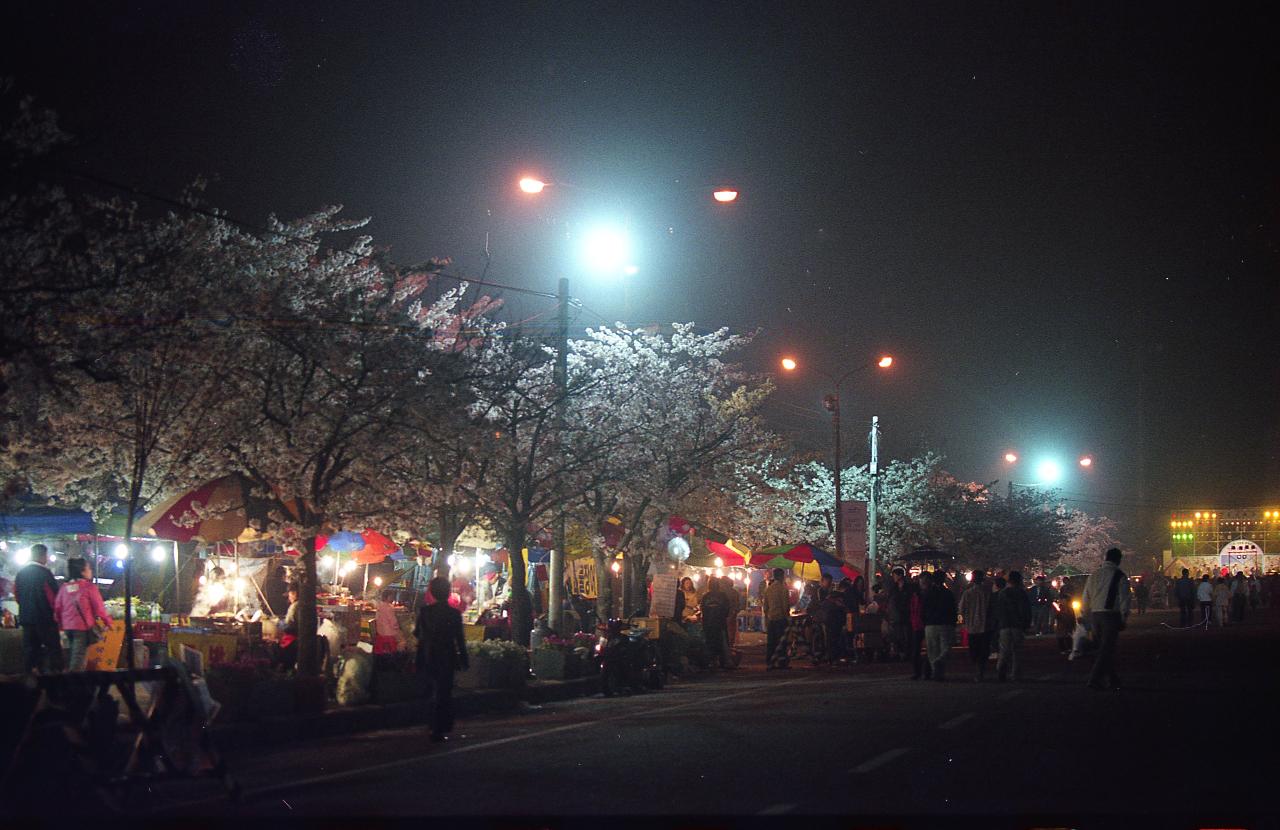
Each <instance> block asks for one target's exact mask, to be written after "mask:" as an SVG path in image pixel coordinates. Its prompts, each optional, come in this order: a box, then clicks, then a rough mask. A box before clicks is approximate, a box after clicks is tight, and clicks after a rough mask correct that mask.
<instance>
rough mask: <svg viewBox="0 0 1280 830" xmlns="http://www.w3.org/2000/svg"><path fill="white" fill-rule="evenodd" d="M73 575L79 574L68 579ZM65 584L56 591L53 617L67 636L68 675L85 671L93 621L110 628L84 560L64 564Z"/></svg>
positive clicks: (109, 618)
mask: <svg viewBox="0 0 1280 830" xmlns="http://www.w3.org/2000/svg"><path fill="white" fill-rule="evenodd" d="M72 574H79V576H78V577H75V578H71V575H72ZM67 577H68V579H67V581H66V582H64V583H63V584H62V588H61V589H59V590H58V596H57V598H56V599H55V600H54V603H53V616H54V619H56V620H57V621H58V628H61V629H62V630H63V631H64V632H66V635H67V644H68V646H69V647H70V648H69V652H70V669H71V671H84V664H85V656H86V654H87V653H88V651H89V635H90V632H91V631H92V630H93V624H94V621H95V620H102V621H103V622H104V623H106V624H107V625H111V615H110V614H108V613H107V607H106V606H105V605H103V604H102V594H101V593H100V592H99V591H98V586H97V585H94V584H93V571H92V570H91V569H90V568H89V563H88V562H86V561H85V560H83V559H68V560H67Z"/></svg>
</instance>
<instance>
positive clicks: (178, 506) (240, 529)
mask: <svg viewBox="0 0 1280 830" xmlns="http://www.w3.org/2000/svg"><path fill="white" fill-rule="evenodd" d="M253 486H254V485H253V483H252V482H250V481H249V480H248V479H247V478H245V477H244V476H242V475H239V474H234V473H233V474H232V475H229V476H223V477H222V478H216V479H214V480H213V481H210V482H207V483H205V484H202V485H200V486H199V487H197V488H195V489H194V490H189V491H187V492H185V493H179V494H178V495H175V496H171V497H170V498H167V499H165V500H164V501H162V502H160V504H158V505H156V507H155V508H153V509H152V510H149V511H148V512H147V514H146V515H145V516H143V517H142V518H141V519H139V520H138V521H137V522H136V523H135V524H134V528H133V529H134V532H135V533H148V534H150V535H152V536H157V537H159V538H161V539H171V540H173V541H176V542H190V541H200V542H230V541H236V542H252V541H255V540H257V539H260V538H262V536H261V534H260V533H258V532H257V531H256V530H254V528H253V527H252V524H251V523H258V524H265V523H266V521H267V513H268V512H269V510H270V504H269V502H268V501H267V500H266V499H260V498H255V497H254V496H253V494H252V489H253Z"/></svg>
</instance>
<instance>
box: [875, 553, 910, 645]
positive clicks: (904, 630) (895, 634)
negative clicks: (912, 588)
mask: <svg viewBox="0 0 1280 830" xmlns="http://www.w3.org/2000/svg"><path fill="white" fill-rule="evenodd" d="M906 585H907V572H906V570H905V569H904V568H902V567H901V566H899V567H896V568H894V569H893V571H891V572H890V574H889V582H888V584H887V585H886V586H885V592H884V597H883V598H882V600H881V602H880V611H881V613H883V614H884V615H885V620H886V621H887V622H888V623H889V649H890V652H891V653H892V654H894V655H896V658H897V659H899V660H906V659H908V657H907V648H908V644H907V641H908V639H909V638H910V633H911V622H910V619H909V617H908V615H909V614H910V609H909V608H908V606H909V604H910V600H909V598H908V596H907V592H906Z"/></svg>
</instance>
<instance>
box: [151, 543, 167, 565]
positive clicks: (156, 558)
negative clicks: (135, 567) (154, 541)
mask: <svg viewBox="0 0 1280 830" xmlns="http://www.w3.org/2000/svg"><path fill="white" fill-rule="evenodd" d="M151 561H152V562H163V561H164V548H162V547H160V546H159V545H153V546H152V547H151Z"/></svg>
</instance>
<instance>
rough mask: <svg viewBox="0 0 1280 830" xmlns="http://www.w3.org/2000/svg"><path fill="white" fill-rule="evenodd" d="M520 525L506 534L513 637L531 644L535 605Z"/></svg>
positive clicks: (522, 529)
mask: <svg viewBox="0 0 1280 830" xmlns="http://www.w3.org/2000/svg"><path fill="white" fill-rule="evenodd" d="M527 526H528V524H527V523H525V524H522V525H520V529H518V530H516V529H513V528H508V529H507V532H506V533H505V534H504V536H505V538H506V542H507V554H508V560H509V562H510V565H511V639H513V640H515V641H516V642H517V643H519V644H520V645H522V646H528V645H529V634H530V632H531V631H532V630H533V605H532V598H531V597H530V596H529V589H528V588H526V587H525V586H526V585H527V584H528V582H527V580H526V579H525V570H524V555H523V550H524V546H525V545H524V542H525V531H524V528H525V527H527Z"/></svg>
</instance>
